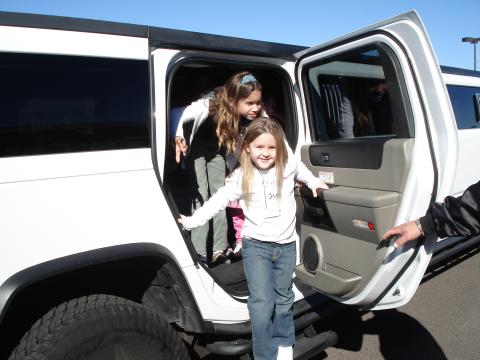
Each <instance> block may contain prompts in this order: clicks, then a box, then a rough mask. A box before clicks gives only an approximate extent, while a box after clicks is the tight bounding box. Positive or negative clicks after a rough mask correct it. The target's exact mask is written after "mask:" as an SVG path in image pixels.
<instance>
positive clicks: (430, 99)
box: [0, 12, 480, 360]
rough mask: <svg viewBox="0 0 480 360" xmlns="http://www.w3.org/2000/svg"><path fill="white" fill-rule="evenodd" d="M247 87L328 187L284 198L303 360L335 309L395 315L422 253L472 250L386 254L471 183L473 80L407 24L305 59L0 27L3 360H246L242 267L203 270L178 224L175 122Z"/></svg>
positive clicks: (325, 337)
mask: <svg viewBox="0 0 480 360" xmlns="http://www.w3.org/2000/svg"><path fill="white" fill-rule="evenodd" d="M244 69H248V70H249V71H252V72H253V73H254V74H255V76H256V77H257V78H258V79H259V80H260V82H261V83H262V85H263V89H264V90H263V99H264V102H265V105H266V107H267V110H268V111H269V112H270V113H271V114H274V115H275V116H276V117H277V118H278V119H279V121H281V123H282V125H283V127H284V129H285V133H286V135H287V138H288V141H289V143H290V145H291V147H292V149H293V150H294V152H295V154H296V156H298V157H299V158H301V159H302V160H303V162H304V163H305V164H306V165H307V166H308V167H309V168H310V169H311V170H312V172H313V173H314V174H316V175H318V176H320V177H321V178H322V179H324V180H325V181H326V182H328V183H329V184H330V185H331V189H329V190H327V191H325V192H323V193H322V195H321V196H320V197H318V198H313V197H311V196H310V195H309V194H308V192H307V191H304V190H303V189H302V188H300V189H299V190H298V192H297V205H298V206H297V221H298V231H299V234H300V241H299V243H298V251H297V253H298V259H297V260H298V266H297V268H296V272H295V280H294V284H295V289H294V290H295V294H296V299H295V300H296V301H295V305H294V317H295V326H296V330H297V334H298V338H297V342H296V346H295V357H296V358H297V359H300V358H307V357H308V356H313V355H315V354H317V353H318V352H320V351H322V350H323V349H324V348H325V347H327V346H331V345H332V344H333V343H334V342H335V339H336V337H335V334H334V333H333V332H329V331H326V332H325V331H323V330H322V331H320V330H319V329H320V327H319V326H317V325H318V323H319V321H320V320H321V319H322V317H324V316H327V315H328V314H329V313H330V312H331V311H333V310H334V309H336V308H338V306H337V304H341V303H343V304H350V305H358V306H361V307H363V308H369V309H386V308H393V307H398V306H400V305H403V304H405V303H406V302H408V301H409V299H410V298H411V297H412V296H413V294H414V292H415V290H416V288H417V287H418V284H419V282H420V280H421V278H422V276H423V274H424V272H425V270H426V268H427V266H428V264H429V262H430V258H431V256H432V254H433V253H434V251H435V249H437V252H438V251H440V250H447V249H448V251H450V252H452V251H455V249H457V248H461V247H465V246H467V245H470V244H472V243H473V242H475V241H477V239H458V238H456V239H443V240H442V241H441V242H438V244H437V239H436V238H433V237H432V238H427V239H425V241H421V242H417V243H414V244H410V245H408V246H406V247H404V248H401V249H397V250H395V249H394V248H393V246H391V242H390V243H384V242H382V241H381V240H380V239H381V236H382V234H383V233H384V232H385V231H386V230H387V229H388V228H390V227H391V226H393V225H395V224H399V223H403V222H405V221H407V220H409V219H413V218H416V217H418V216H421V215H423V214H424V213H425V210H426V209H427V207H428V205H429V203H430V202H431V201H441V200H442V199H443V198H444V197H445V196H446V195H449V194H453V195H458V194H460V193H461V192H462V191H463V190H464V189H465V188H466V187H467V186H468V185H469V184H471V183H474V182H476V181H477V180H478V178H479V177H480V168H479V167H478V166H473V163H472V160H471V159H472V155H471V154H477V153H478V151H479V150H480V142H479V141H478V138H479V135H480V126H479V121H480V112H479V104H480V76H479V73H478V72H473V71H467V70H461V69H453V68H441V67H440V66H439V65H438V63H437V61H436V58H435V54H434V52H433V50H432V47H431V45H430V42H429V40H428V37H427V35H426V32H425V30H424V27H423V25H422V23H421V21H420V19H419V17H418V15H417V14H416V13H415V12H409V13H406V14H403V15H400V16H397V17H395V18H392V19H389V20H387V21H384V22H381V23H378V24H376V25H373V26H371V27H368V28H366V29H363V30H361V31H358V32H355V33H352V34H349V35H347V36H344V37H341V38H339V39H336V40H335V41H331V42H328V43H326V44H323V45H320V46H317V47H314V48H310V49H306V48H303V47H300V46H293V45H286V44H277V43H269V42H263V41H253V40H246V39H238V38H230V37H224V36H216V35H207V34H200V33H193V32H185V31H178V30H170V29H163V28H155V27H149V26H139V25H130V24H119V23H111V22H102V21H93V20H84V19H72V18H61V17H53V16H41V15H30V14H17V13H5V12H0V79H1V81H0V239H1V241H0V339H1V345H0V351H1V356H3V358H9V359H12V360H13V359H16V360H20V359H33V358H35V359H37V358H42V359H49V360H57V359H133V358H135V359H154V358H162V359H188V358H190V357H195V356H196V355H195V353H196V352H197V353H198V352H200V351H202V348H205V349H207V350H208V351H209V352H211V353H217V354H223V355H237V356H243V357H244V358H248V357H249V356H250V355H249V353H250V349H251V333H250V323H249V315H248V309H247V298H248V291H247V288H246V283H245V277H244V273H243V266H242V262H241V260H240V261H235V262H232V263H231V264H222V265H220V266H216V267H208V266H206V265H204V264H203V263H200V262H198V259H197V256H196V251H195V249H194V247H193V245H192V244H191V242H190V237H189V236H190V235H189V233H188V232H186V231H183V230H182V229H181V228H180V227H179V224H178V222H177V218H178V216H179V213H180V211H181V210H183V209H184V206H185V202H186V201H185V200H186V196H187V194H186V193H185V186H184V185H185V183H186V180H188V179H186V178H185V175H184V173H183V169H182V167H181V166H178V165H177V164H176V163H175V161H174V154H173V147H172V137H173V135H174V134H173V132H172V127H173V125H172V122H173V119H171V118H170V111H171V109H173V108H176V107H180V106H185V105H187V104H189V103H190V102H191V101H192V100H194V99H196V98H197V97H198V96H199V95H200V94H202V93H205V92H206V91H208V90H211V89H213V88H214V87H215V86H218V85H220V84H222V83H223V82H224V81H225V79H226V78H227V77H228V76H230V75H231V74H232V73H234V72H237V71H240V70H244ZM442 244H443V245H442ZM439 249H440V250H439ZM439 254H441V252H439ZM331 299H333V300H331Z"/></svg>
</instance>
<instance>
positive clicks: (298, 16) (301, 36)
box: [0, 0, 480, 69]
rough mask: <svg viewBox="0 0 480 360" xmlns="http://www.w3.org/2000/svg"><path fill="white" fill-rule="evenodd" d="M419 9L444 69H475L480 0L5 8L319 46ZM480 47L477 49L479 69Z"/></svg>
mask: <svg viewBox="0 0 480 360" xmlns="http://www.w3.org/2000/svg"><path fill="white" fill-rule="evenodd" d="M411 9H415V10H417V11H418V13H419V14H420V17H421V18H422V20H423V22H424V24H425V26H426V28H427V31H428V33H429V35H430V40H431V41H432V44H433V47H434V49H435V51H436V54H437V57H438V60H439V62H440V64H442V65H449V66H456V67H463V68H468V69H473V45H471V44H467V43H462V42H461V38H462V37H464V36H472V37H480V21H479V18H478V17H479V14H480V0H456V1H451V0H446V1H440V0H423V1H421V0H417V1H400V0H397V1H388V0H383V1H377V0H363V1H358V0H343V1H338V0H330V1H323V0H266V1H262V0H244V1H238V0H237V1H235V0H222V1H219V0H213V1H208V0H204V1H199V0H189V1H182V0H156V1H153V0H136V1H119V0H116V1H113V0H82V1H75V0H0V10H2V11H14V12H27V13H37V14H50V15H61V16H71V17H80V18H89V19H100V20H110V21H119V22H128V23H134V24H145V25H153V26H160V27H167V28H174V29H181V30H192V31H199V32H206V33H212V34H220V35H229V36H237V37H243V38H250V39H259V40H267V41H274V42H283V43H290V44H297V45H306V46H312V45H316V44H319V43H322V42H324V41H327V40H331V39H333V38H335V37H338V36H341V35H343V34H346V33H349V32H351V31H354V30H357V29H359V28H362V27H365V26H367V25H370V24H372V23H374V22H377V21H380V20H383V19H386V18H389V17H392V16H395V15H398V14H400V13H402V12H405V11H408V10H411ZM479 68H480V44H478V45H477V69H479Z"/></svg>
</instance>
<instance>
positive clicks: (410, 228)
mask: <svg viewBox="0 0 480 360" xmlns="http://www.w3.org/2000/svg"><path fill="white" fill-rule="evenodd" d="M396 235H398V238H397V240H395V242H394V243H393V247H394V248H395V249H396V248H398V247H400V246H403V245H405V244H406V243H407V242H409V241H412V240H417V239H418V238H419V237H420V236H422V233H421V232H420V229H419V228H418V227H417V225H416V224H415V220H413V221H409V222H407V223H404V224H402V225H399V226H395V227H393V228H391V229H390V230H388V231H387V232H386V233H385V234H384V235H383V236H382V240H388V239H389V238H391V237H392V236H396Z"/></svg>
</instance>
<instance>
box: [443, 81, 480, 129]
mask: <svg viewBox="0 0 480 360" xmlns="http://www.w3.org/2000/svg"><path fill="white" fill-rule="evenodd" d="M447 89H448V94H449V95H450V101H451V103H452V107H453V113H454V114H455V120H456V122H457V127H458V128H459V129H472V128H478V127H480V124H479V123H478V122H477V116H476V115H475V101H477V100H476V94H480V88H479V87H473V86H459V85H447Z"/></svg>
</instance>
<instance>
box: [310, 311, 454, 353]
mask: <svg viewBox="0 0 480 360" xmlns="http://www.w3.org/2000/svg"><path fill="white" fill-rule="evenodd" d="M324 326H326V327H329V328H331V329H332V330H334V331H336V332H337V334H338V339H339V341H338V343H337V345H336V346H335V347H336V348H339V349H344V350H348V351H354V352H360V351H361V349H362V343H363V337H364V335H376V336H378V341H379V343H380V349H379V350H380V352H381V354H382V355H383V358H384V359H387V360H405V359H409V360H415V359H436V360H442V359H447V357H446V356H445V354H444V352H443V350H442V348H441V347H440V346H439V344H438V343H437V341H436V340H435V339H434V338H433V336H432V335H431V334H430V332H429V331H428V330H427V329H426V328H425V327H424V326H423V325H422V324H421V323H420V322H418V321H417V320H415V319H414V318H412V317H411V316H409V315H407V314H404V313H402V312H400V311H398V310H396V309H393V310H382V311H373V312H362V311H358V310H356V309H353V308H352V309H347V310H346V311H344V312H342V314H340V315H339V316H335V317H334V318H332V319H331V321H329V324H324ZM322 327H323V326H322ZM326 357H327V356H326V354H324V356H323V358H326ZM361 358H362V359H366V358H368V355H367V354H362V357H361ZM317 359H319V358H317Z"/></svg>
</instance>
